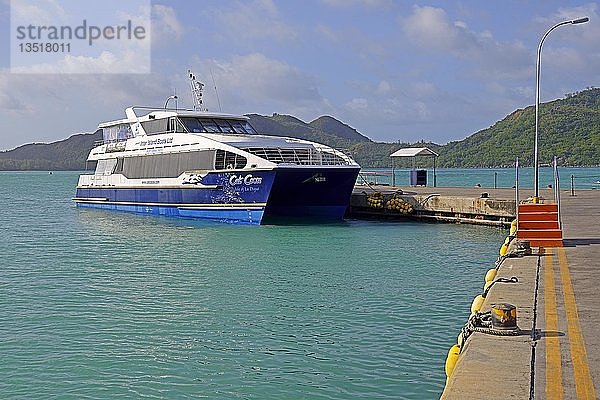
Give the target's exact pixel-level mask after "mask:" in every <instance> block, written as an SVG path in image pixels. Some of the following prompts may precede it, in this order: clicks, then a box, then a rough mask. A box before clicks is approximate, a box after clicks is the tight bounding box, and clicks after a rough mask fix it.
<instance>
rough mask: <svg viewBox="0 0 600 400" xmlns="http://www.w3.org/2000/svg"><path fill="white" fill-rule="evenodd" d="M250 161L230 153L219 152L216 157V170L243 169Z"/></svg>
mask: <svg viewBox="0 0 600 400" xmlns="http://www.w3.org/2000/svg"><path fill="white" fill-rule="evenodd" d="M247 162H248V160H247V159H246V157H244V156H242V155H239V154H236V153H232V152H230V151H224V150H217V154H216V157H215V169H241V168H244V167H245V166H246V164H247Z"/></svg>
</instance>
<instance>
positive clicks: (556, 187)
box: [553, 156, 562, 229]
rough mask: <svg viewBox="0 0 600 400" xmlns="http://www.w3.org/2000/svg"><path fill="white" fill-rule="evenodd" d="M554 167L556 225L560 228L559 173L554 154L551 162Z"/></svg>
mask: <svg viewBox="0 0 600 400" xmlns="http://www.w3.org/2000/svg"><path fill="white" fill-rule="evenodd" d="M553 169H554V202H555V203H556V204H557V205H558V227H559V228H560V229H562V218H561V210H560V175H559V173H558V162H557V160H556V156H554V162H553Z"/></svg>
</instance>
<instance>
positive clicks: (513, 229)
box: [509, 225, 517, 236]
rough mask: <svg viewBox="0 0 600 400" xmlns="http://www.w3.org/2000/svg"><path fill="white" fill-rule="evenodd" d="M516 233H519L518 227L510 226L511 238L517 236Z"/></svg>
mask: <svg viewBox="0 0 600 400" xmlns="http://www.w3.org/2000/svg"><path fill="white" fill-rule="evenodd" d="M515 233H517V225H511V226H510V233H509V235H510V236H515Z"/></svg>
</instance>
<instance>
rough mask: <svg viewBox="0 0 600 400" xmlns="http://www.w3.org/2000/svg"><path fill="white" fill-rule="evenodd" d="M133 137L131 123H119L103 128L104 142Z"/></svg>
mask: <svg viewBox="0 0 600 400" xmlns="http://www.w3.org/2000/svg"><path fill="white" fill-rule="evenodd" d="M132 137H133V133H132V132H131V126H129V124H118V125H113V126H108V127H106V128H102V139H103V140H104V143H109V142H117V141H122V140H127V139H129V138H132Z"/></svg>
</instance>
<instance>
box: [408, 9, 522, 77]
mask: <svg viewBox="0 0 600 400" xmlns="http://www.w3.org/2000/svg"><path fill="white" fill-rule="evenodd" d="M400 23H401V25H402V27H403V29H404V33H405V34H406V36H407V38H408V39H409V40H410V41H411V42H412V43H413V44H415V45H417V46H418V47H419V48H420V49H425V50H431V51H441V52H447V53H449V54H452V55H453V56H455V57H458V58H463V59H468V60H470V61H472V62H474V63H477V66H478V68H477V70H476V73H477V75H478V76H479V77H482V78H486V79H488V78H490V77H495V78H497V77H498V76H502V77H504V78H505V79H522V78H524V77H527V76H530V75H531V68H532V67H531V51H530V50H529V49H527V48H526V47H525V46H524V45H523V43H521V42H518V41H517V42H512V43H505V42H499V41H497V40H495V39H494V38H493V36H492V34H491V33H490V32H489V31H484V32H481V33H477V32H474V31H472V30H470V29H469V27H468V26H467V24H466V23H465V22H462V21H455V22H453V21H451V20H450V18H449V17H448V15H447V14H446V12H445V11H444V10H443V9H441V8H435V7H429V6H424V7H420V6H414V7H413V13H412V14H411V15H410V16H409V17H408V18H406V19H401V20H400Z"/></svg>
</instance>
